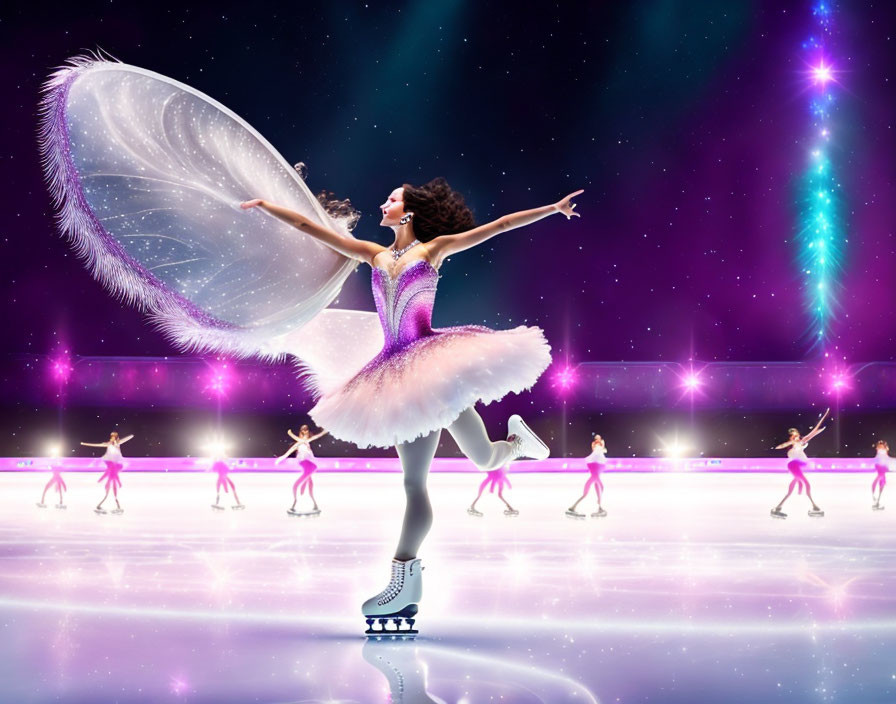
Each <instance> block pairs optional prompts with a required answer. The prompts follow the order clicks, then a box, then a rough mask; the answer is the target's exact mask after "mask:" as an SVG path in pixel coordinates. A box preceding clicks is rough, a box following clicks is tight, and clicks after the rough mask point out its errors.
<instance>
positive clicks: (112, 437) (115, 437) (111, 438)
mask: <svg viewBox="0 0 896 704" xmlns="http://www.w3.org/2000/svg"><path fill="white" fill-rule="evenodd" d="M109 440H111V441H113V442H114V441H116V440H118V433H112V434H110V435H109Z"/></svg>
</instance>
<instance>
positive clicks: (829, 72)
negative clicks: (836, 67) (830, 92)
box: [812, 60, 834, 87]
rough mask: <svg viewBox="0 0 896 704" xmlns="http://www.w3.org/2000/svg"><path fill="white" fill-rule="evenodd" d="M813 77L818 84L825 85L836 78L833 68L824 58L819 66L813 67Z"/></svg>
mask: <svg viewBox="0 0 896 704" xmlns="http://www.w3.org/2000/svg"><path fill="white" fill-rule="evenodd" d="M812 79H813V80H814V81H815V83H816V85H818V84H821V86H822V87H824V86H825V85H826V84H827V83H828V81H832V80H834V72H833V69H832V68H831V67H830V65H826V64H825V63H824V61H823V60H822V61H821V62H819V64H818V65H817V66H814V67H813V68H812Z"/></svg>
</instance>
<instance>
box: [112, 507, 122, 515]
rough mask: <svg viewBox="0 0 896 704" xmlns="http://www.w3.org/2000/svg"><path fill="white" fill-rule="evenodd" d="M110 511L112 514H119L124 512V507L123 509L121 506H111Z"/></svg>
mask: <svg viewBox="0 0 896 704" xmlns="http://www.w3.org/2000/svg"><path fill="white" fill-rule="evenodd" d="M110 513H111V514H112V515H113V516H120V515H121V514H123V513H124V509H123V508H113V509H112V511H111V512H110Z"/></svg>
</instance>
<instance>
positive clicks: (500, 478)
mask: <svg viewBox="0 0 896 704" xmlns="http://www.w3.org/2000/svg"><path fill="white" fill-rule="evenodd" d="M509 469H510V463H509V462H508V463H507V464H505V465H504V466H503V467H499V468H498V469H493V470H491V471H490V472H486V474H485V479H483V480H482V484H480V485H479V493H478V494H477V495H476V498H475V499H474V500H473V503H472V504H470V508H468V509H467V513H469V514H470V515H471V516H476V517H477V518H482V515H483V514H482V511H477V510H476V502H478V501H479V499H480V498H482V492H483V491H485V487H488V490H489V493H491V494H494V493H495V487H498V498H499V499H501V501H503V502H504V505H505V506H507V508H506V509H504V515H505V516H519V515H520V512H519V511H517V510H516V509H515V508H514V507H513V506H511V505H510V502H509V501H508V500H507V499H505V498H504V487H505V486H506V487H507V488H508V489H512V488H513V487H512V486H511V484H510V480H509V479H508V478H507V471H508V470H509Z"/></svg>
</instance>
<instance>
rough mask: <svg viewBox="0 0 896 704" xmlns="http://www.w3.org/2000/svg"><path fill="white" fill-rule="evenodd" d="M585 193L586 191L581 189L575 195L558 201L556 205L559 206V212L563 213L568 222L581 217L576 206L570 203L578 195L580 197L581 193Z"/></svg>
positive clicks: (571, 194)
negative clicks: (576, 210)
mask: <svg viewBox="0 0 896 704" xmlns="http://www.w3.org/2000/svg"><path fill="white" fill-rule="evenodd" d="M584 192H585V189H584V188H580V189H579V190H578V191H576V192H575V193H570V194H569V195H568V196H566V198H562V199H561V200H558V201H557V202H556V203H555V204H554V205H556V206H557V210H559V211H560V212H561V213H563V214H564V215H565V216H566V219H567V220H569V219H570V218H572V217H573V216H575V217H580V216H579V214H578V213H577V212H575V207H576V204H575V203H571V202H570V201H571V200H572V199H573V198H575V197H576V196H577V195H579V194H580V193H584Z"/></svg>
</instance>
